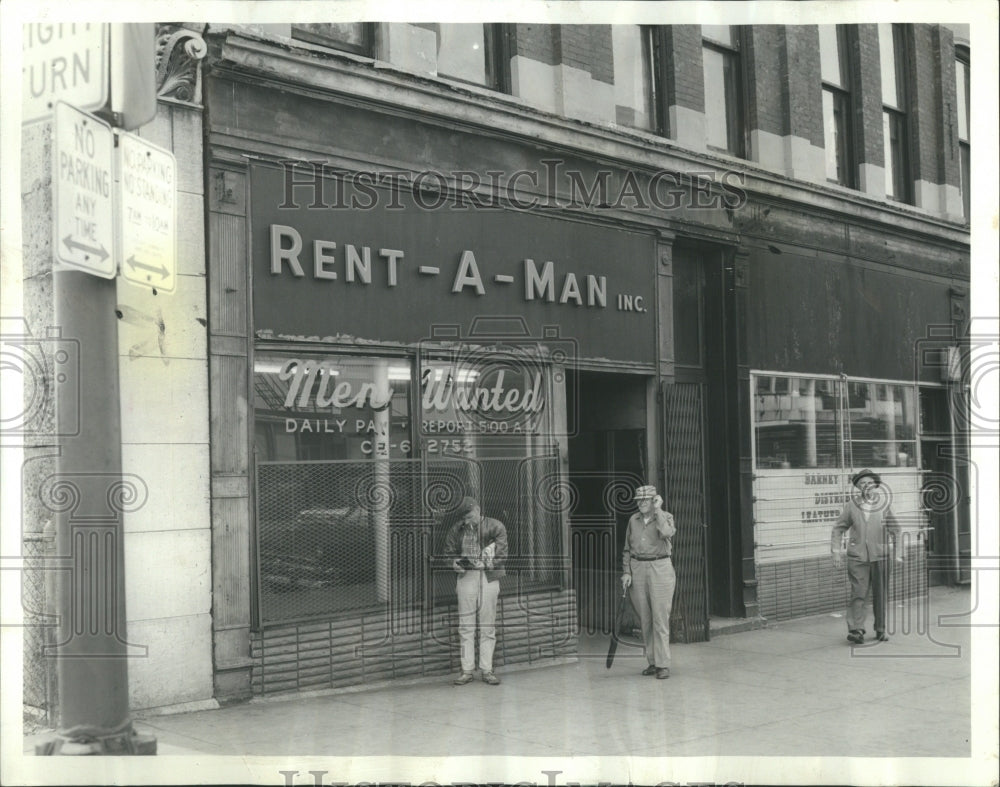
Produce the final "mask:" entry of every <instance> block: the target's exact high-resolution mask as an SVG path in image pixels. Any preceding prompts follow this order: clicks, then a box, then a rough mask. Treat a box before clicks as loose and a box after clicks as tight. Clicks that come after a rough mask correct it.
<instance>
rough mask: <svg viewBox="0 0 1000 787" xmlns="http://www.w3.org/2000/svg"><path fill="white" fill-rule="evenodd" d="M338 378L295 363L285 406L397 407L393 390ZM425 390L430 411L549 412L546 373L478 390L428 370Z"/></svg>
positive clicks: (289, 368)
mask: <svg viewBox="0 0 1000 787" xmlns="http://www.w3.org/2000/svg"><path fill="white" fill-rule="evenodd" d="M337 377H338V369H337V368H336V364H335V363H333V362H330V361H315V360H311V359H301V358H289V359H288V360H287V361H285V362H284V363H283V364H282V366H281V368H280V369H279V371H278V379H279V380H281V381H282V382H287V383H288V389H287V391H286V392H285V400H284V406H285V407H288V408H299V409H303V410H324V409H327V408H330V407H336V408H339V409H342V408H346V407H356V408H359V409H361V408H366V407H369V408H371V409H373V410H375V411H376V412H379V411H382V410H385V409H386V408H387V407H388V406H389V403H390V402H391V401H392V396H393V390H392V386H391V385H390V386H387V387H383V388H382V390H381V393H380V389H379V387H378V386H377V385H376V384H375V383H372V382H365V383H361V384H358V385H356V384H354V383H351V382H350V381H348V380H340V381H339V382H338V381H337ZM518 377H520V376H518ZM421 384H422V389H423V392H422V402H423V406H424V410H426V411H435V412H441V413H449V412H456V413H458V412H461V413H466V414H468V413H480V414H483V415H504V416H507V415H513V414H534V413H539V412H541V411H542V409H543V408H544V406H545V398H544V394H543V390H544V389H543V387H542V374H541V372H535V375H534V377H533V378H531V379H527V380H525V381H524V384H523V385H522V384H518V383H517V382H515V383H514V384H511V383H510V382H509V380H508V377H507V374H506V372H505V371H504V370H503V369H500V370H499V371H497V372H496V374H495V375H491V376H490V379H489V380H488V381H487V382H486V383H479V384H476V383H472V382H470V381H465V382H461V381H460V380H459V379H458V378H457V377H456V376H455V375H454V374H452V373H448V374H444V375H441V374H440V370H433V369H426V370H425V371H424V374H423V377H422V379H421Z"/></svg>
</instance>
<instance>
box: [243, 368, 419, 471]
mask: <svg viewBox="0 0 1000 787" xmlns="http://www.w3.org/2000/svg"><path fill="white" fill-rule="evenodd" d="M410 375H411V371H410V362H409V361H408V360H406V359H403V358H399V359H396V358H393V359H387V358H353V357H336V356H306V355H302V356H298V357H295V356H288V355H277V354H270V353H263V354H259V355H257V357H256V358H255V359H254V419H255V424H254V426H255V430H254V438H255V446H256V448H257V458H258V459H259V460H264V461H309V460H329V459H373V458H377V457H393V458H400V457H406V456H409V455H410V453H411V445H410Z"/></svg>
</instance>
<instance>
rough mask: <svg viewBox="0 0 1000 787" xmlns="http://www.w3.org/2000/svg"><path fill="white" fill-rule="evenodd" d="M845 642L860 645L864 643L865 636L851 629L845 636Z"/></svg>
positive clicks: (861, 632)
mask: <svg viewBox="0 0 1000 787" xmlns="http://www.w3.org/2000/svg"><path fill="white" fill-rule="evenodd" d="M847 641H848V642H853V643H854V644H855V645H861V644H863V643H864V641H865V634H864V632H863V631H859V630H858V629H851V630H850V631H849V632H848V634H847Z"/></svg>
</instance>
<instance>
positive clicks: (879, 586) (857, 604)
mask: <svg viewBox="0 0 1000 787" xmlns="http://www.w3.org/2000/svg"><path fill="white" fill-rule="evenodd" d="M851 484H852V485H853V486H854V487H855V489H857V494H853V495H851V499H850V500H848V501H847V504H846V505H845V506H844V510H843V511H841V513H840V516H839V517H838V518H837V521H836V523H835V524H834V526H833V531H832V533H831V536H830V551H831V553H832V554H833V565H834V566H835V567H837V568H841V567H842V566H843V564H844V557H843V556H844V550H843V549H842V544H843V536H844V533H845V531H849V539H848V545H847V574H848V576H849V577H850V580H851V600H850V603H849V604H848V606H847V639H848V640H849V641H850V642H852V643H854V644H855V645H860V644H861V643H863V642H864V641H865V603H866V601H867V600H868V596H869V594H870V595H871V596H872V612H873V613H874V616H875V639H876V640H877V641H879V642H885V641H886V640H888V639H889V636H888V635H887V634H886V633H885V609H886V601H887V599H888V595H889V565H888V564H887V561H886V559H885V558H886V556H887V554H888V553H889V552H890V550H889V546H888V543H887V542H888V541H891V542H892V550H893V551H895V550H896V545H897V541H898V540H899V522H898V521H897V520H896V516H895V515H894V514H893V513H892V509H891V508H890V507H889V498H888V495H887V494H886V493H885V491H884V490H882V488H881V486H882V479H881V478H880V477H879V475H878V473H875V472H873V471H872V470H868V469H865V470H862V471H861V472H859V473H856V474H855V475H854V477H853V478H851ZM902 561H903V557H902V554H901V553H899V552H898V551H897V552H896V562H898V563H901V562H902Z"/></svg>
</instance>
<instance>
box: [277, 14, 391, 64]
mask: <svg viewBox="0 0 1000 787" xmlns="http://www.w3.org/2000/svg"><path fill="white" fill-rule="evenodd" d="M292 38H296V39H298V40H299V41H308V42H309V43H310V44H319V45H320V46H325V47H328V48H329V49H339V50H340V51H342V52H353V53H354V54H356V55H364V56H365V57H374V56H375V51H374V50H375V23H374V22H347V23H337V22H334V23H330V22H324V23H322V24H309V25H292Z"/></svg>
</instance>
